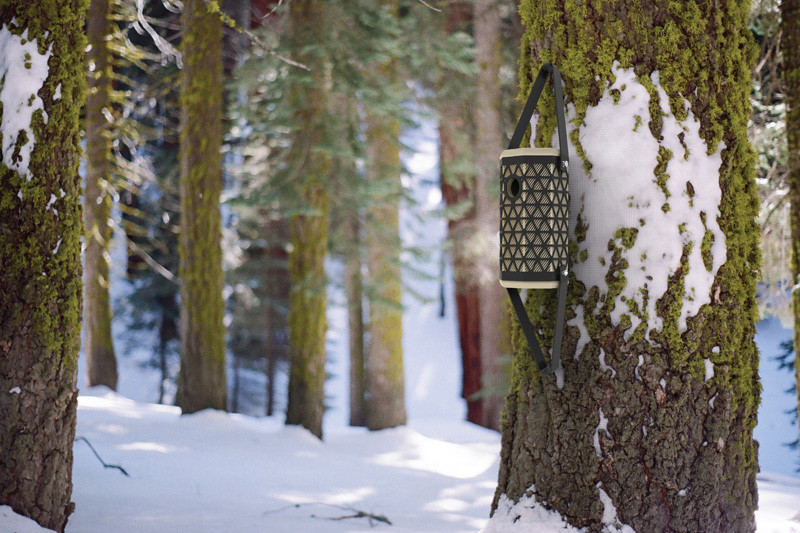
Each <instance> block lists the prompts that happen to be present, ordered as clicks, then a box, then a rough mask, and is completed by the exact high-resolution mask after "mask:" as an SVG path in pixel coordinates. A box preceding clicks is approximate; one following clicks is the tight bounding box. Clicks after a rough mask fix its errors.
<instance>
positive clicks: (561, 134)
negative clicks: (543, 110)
mask: <svg viewBox="0 0 800 533" xmlns="http://www.w3.org/2000/svg"><path fill="white" fill-rule="evenodd" d="M548 76H549V77H552V78H553V93H554V95H555V99H556V120H557V121H558V147H559V150H560V151H561V154H560V158H561V166H562V168H564V167H565V166H566V165H565V163H567V162H569V148H568V146H567V125H566V119H565V117H564V94H563V93H562V90H561V72H560V71H559V70H558V69H557V68H556V67H555V66H554V65H553V64H552V63H545V64H544V65H542V68H541V69H539V74H538V75H537V76H536V80H534V82H533V87H532V88H531V93H530V95H528V101H527V102H525V107H524V108H523V110H522V114H521V115H520V117H519V121H518V122H517V127H516V128H515V129H514V135H512V136H511V142H510V143H508V149H509V150H512V149H514V148H519V145H520V143H521V142H522V138H523V137H525V132H526V131H527V130H528V126H529V125H530V122H531V117H533V112H534V111H535V110H536V104H537V103H538V102H539V97H540V96H541V95H542V90H543V89H544V85H545V83H546V82H547V78H548Z"/></svg>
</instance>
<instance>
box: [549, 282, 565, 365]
mask: <svg viewBox="0 0 800 533" xmlns="http://www.w3.org/2000/svg"><path fill="white" fill-rule="evenodd" d="M559 278H560V279H559V280H558V306H557V307H556V330H555V332H554V334H553V352H552V355H551V356H550V366H552V367H553V370H558V369H559V368H560V367H561V339H562V337H563V336H564V319H565V317H564V315H565V314H566V312H567V283H568V282H569V273H568V272H567V270H566V269H565V270H564V271H563V272H561V273H560V274H559Z"/></svg>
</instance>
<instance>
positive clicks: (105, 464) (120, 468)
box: [75, 437, 131, 477]
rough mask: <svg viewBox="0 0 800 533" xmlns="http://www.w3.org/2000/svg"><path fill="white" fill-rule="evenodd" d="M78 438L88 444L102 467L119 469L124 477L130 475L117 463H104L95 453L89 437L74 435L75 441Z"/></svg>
mask: <svg viewBox="0 0 800 533" xmlns="http://www.w3.org/2000/svg"><path fill="white" fill-rule="evenodd" d="M79 440H82V441H83V442H85V443H86V444H88V445H89V448H90V449H91V450H92V453H94V456H95V457H97V460H98V461H100V463H101V464H102V465H103V467H104V468H116V469H117V470H119V471H120V472H122V473H123V474H125V476H126V477H131V476H130V474H128V473H127V472H126V471H125V469H124V468H122V467H121V466H119V465H110V464H108V463H106V462H105V461H103V458H102V457H100V454H99V453H97V450H95V449H94V446H92V443H91V442H89V439H87V438H86V437H75V442H78V441H79Z"/></svg>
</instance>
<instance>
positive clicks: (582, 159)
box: [487, 0, 760, 531]
mask: <svg viewBox="0 0 800 533" xmlns="http://www.w3.org/2000/svg"><path fill="white" fill-rule="evenodd" d="M717 4H719V3H717ZM748 6H749V4H748V3H747V2H741V1H739V2H737V1H732V0H726V1H724V2H722V3H721V4H719V5H716V4H705V3H702V4H699V3H696V2H681V3H676V2H660V1H652V0H651V1H647V2H632V1H630V0H614V1H608V2H593V1H590V2H581V3H573V2H568V3H565V2H562V1H550V2H545V3H539V2H536V3H534V2H528V1H524V2H522V5H521V7H520V13H521V15H522V17H523V22H524V24H525V25H526V27H527V30H526V34H525V37H524V42H523V48H522V49H523V51H524V52H523V62H522V76H521V78H522V79H523V87H522V89H523V92H524V93H525V94H526V95H527V92H528V90H529V87H530V83H531V78H532V76H533V75H535V72H536V70H538V68H539V66H540V65H541V64H542V63H543V62H546V61H552V62H553V63H554V64H555V65H556V66H558V67H559V68H560V69H561V72H562V74H563V78H564V81H565V95H566V98H567V102H568V106H567V107H568V123H569V124H570V125H571V128H572V129H571V132H570V141H571V144H572V146H570V153H571V154H572V158H571V161H570V192H571V224H570V226H571V228H570V231H571V238H572V243H571V259H572V263H573V265H572V272H571V274H570V278H571V279H570V292H569V303H570V305H569V309H568V316H567V317H568V323H567V326H566V328H565V337H564V350H563V353H562V361H563V364H564V373H563V382H561V380H560V379H559V380H558V382H557V380H556V378H555V377H547V378H543V377H542V376H541V374H540V373H539V372H538V371H537V370H536V365H535V364H533V362H532V360H531V356H530V352H529V350H528V348H527V345H526V343H525V341H524V339H523V338H522V336H521V332H520V330H519V327H518V326H517V327H516V329H515V341H516V346H517V349H516V354H515V361H514V370H513V384H512V393H511V394H510V395H509V397H508V400H507V404H506V414H505V418H504V424H503V449H502V459H501V466H500V476H499V484H498V489H497V492H496V495H495V501H494V505H493V519H492V522H490V525H489V526H488V527H487V531H492V530H493V528H494V527H495V526H499V525H502V524H506V523H508V524H513V523H517V524H518V527H520V528H521V529H520V530H523V529H524V528H525V527H526V526H525V524H526V520H525V516H527V514H528V509H527V508H528V507H530V503H529V502H530V501H531V499H532V498H535V500H537V501H538V502H541V504H543V505H544V506H545V507H546V508H548V509H553V510H555V511H557V512H559V513H560V514H561V515H563V516H564V517H565V518H566V519H567V520H568V521H569V522H570V523H571V524H573V525H575V526H578V527H588V528H589V529H590V530H592V531H599V530H601V529H603V528H613V527H622V526H630V527H632V528H634V529H635V530H637V531H752V530H753V529H754V527H755V524H754V514H753V513H754V510H755V507H756V504H757V494H756V483H755V474H756V471H757V469H758V461H757V447H756V443H755V442H754V441H753V436H752V433H753V427H754V426H755V423H756V409H757V407H758V403H759V396H760V384H759V380H758V373H757V370H758V353H757V350H756V347H755V343H754V341H753V337H754V333H755V320H756V318H757V307H756V300H755V285H756V279H757V277H758V269H759V266H760V257H759V251H758V247H757V235H758V228H757V225H756V223H755V217H756V214H757V207H758V200H757V197H756V193H755V183H754V175H753V154H752V152H751V149H750V147H749V144H748V142H747V138H746V127H747V117H748V114H749V101H748V92H749V84H750V66H751V64H752V60H753V59H754V51H755V50H754V47H753V45H752V42H751V37H750V34H749V31H748V30H747V24H746V23H747V15H748ZM540 109H543V110H544V113H543V116H542V118H541V119H540V120H538V128H537V136H536V137H537V139H538V140H539V141H541V142H539V143H538V144H539V145H540V146H541V145H547V144H550V139H552V138H553V134H554V131H555V118H554V114H553V101H552V97H544V98H543V100H542V102H540ZM545 139H547V141H545ZM553 292H555V291H532V295H531V296H530V297H529V298H528V302H527V306H528V309H529V312H530V313H531V315H532V316H533V317H534V319H535V323H536V324H538V326H539V330H540V331H539V335H540V338H541V339H542V340H543V341H544V342H543V344H544V345H545V347H549V344H550V343H551V342H552V335H553V331H552V327H553V326H552V324H553V317H552V315H551V311H550V310H551V309H553V308H554V306H555V305H554V304H555V295H554V294H550V293H553ZM559 385H560V386H559ZM517 517H520V518H519V519H517ZM528 527H530V524H528Z"/></svg>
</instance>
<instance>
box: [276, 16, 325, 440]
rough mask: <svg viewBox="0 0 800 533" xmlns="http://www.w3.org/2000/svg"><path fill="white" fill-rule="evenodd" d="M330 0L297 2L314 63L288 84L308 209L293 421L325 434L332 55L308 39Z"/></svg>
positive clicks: (294, 231) (317, 30) (293, 368)
mask: <svg viewBox="0 0 800 533" xmlns="http://www.w3.org/2000/svg"><path fill="white" fill-rule="evenodd" d="M324 11H325V7H324V5H323V3H322V2H319V1H318V0H300V1H296V2H292V4H291V6H290V11H289V19H290V25H291V35H292V40H293V43H294V44H295V45H297V46H298V48H299V47H300V46H301V45H302V46H303V47H304V48H303V49H304V50H305V54H302V55H300V56H298V57H297V59H298V60H299V61H301V62H302V63H303V64H305V65H308V66H309V67H310V68H311V71H310V72H308V73H306V74H305V75H304V76H300V78H301V79H298V80H297V81H296V82H294V83H292V85H291V86H290V89H289V94H290V105H292V106H293V115H294V119H295V121H296V123H297V124H302V127H301V128H298V130H297V131H296V132H295V134H294V136H293V140H292V141H293V142H292V145H291V153H290V155H289V164H290V165H292V168H293V169H294V175H295V176H298V181H299V183H298V184H297V185H298V187H297V189H298V191H300V194H301V195H302V199H303V201H304V203H305V205H306V207H307V208H308V211H309V213H307V214H303V215H296V216H294V217H292V220H291V236H290V239H291V245H292V248H291V251H290V253H289V277H290V280H291V284H292V289H291V293H290V298H289V318H288V322H289V403H288V405H287V408H286V423H287V424H292V425H301V426H303V427H305V428H306V429H308V430H309V431H310V432H311V433H313V434H314V435H316V436H317V437H319V438H322V415H323V413H324V410H325V407H324V399H325V391H324V385H325V377H326V375H325V359H326V357H325V331H326V329H327V321H326V318H325V306H326V301H327V298H326V294H325V285H326V276H325V268H324V261H325V255H326V252H327V249H328V230H329V217H328V213H329V205H330V200H329V192H328V189H327V187H326V185H327V183H328V178H329V176H330V172H331V168H332V167H331V165H332V162H331V158H330V154H328V153H326V152H324V151H322V150H316V149H315V148H316V147H318V146H320V145H321V144H323V143H322V142H321V141H322V140H323V139H325V136H326V134H327V128H328V124H326V120H325V118H326V117H327V116H328V112H329V107H328V106H329V105H330V104H329V102H328V98H327V95H326V93H325V91H324V87H325V79H324V76H325V72H326V70H327V65H326V64H325V60H324V59H322V58H321V57H320V56H319V54H316V53H315V52H314V51H313V50H312V49H310V48H308V47H307V46H305V45H306V44H307V43H309V42H313V41H314V40H316V39H320V38H324V36H325V35H326V34H327V33H326V32H327V27H326V23H325V22H326V18H325V14H324Z"/></svg>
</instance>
